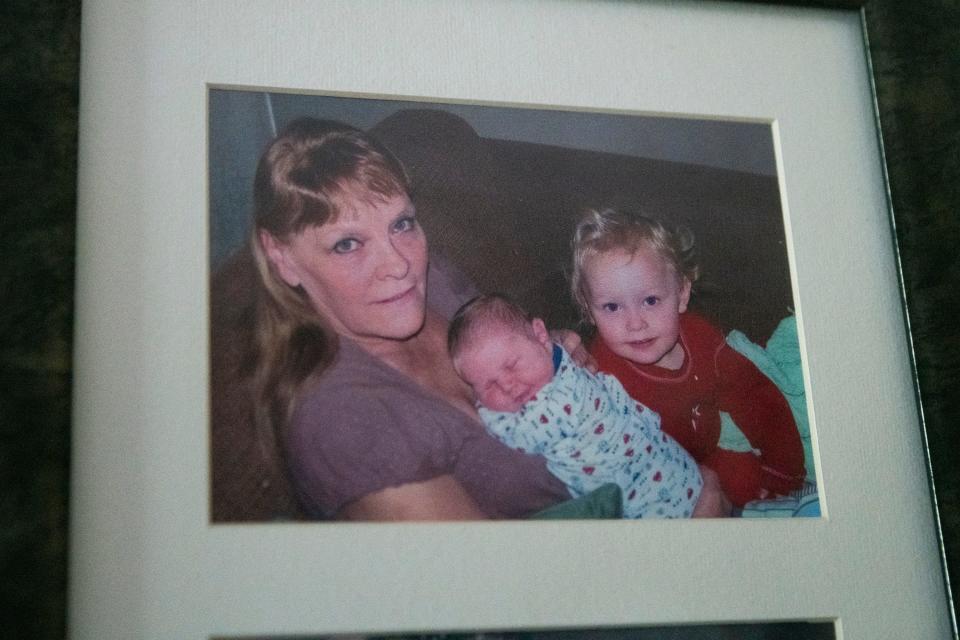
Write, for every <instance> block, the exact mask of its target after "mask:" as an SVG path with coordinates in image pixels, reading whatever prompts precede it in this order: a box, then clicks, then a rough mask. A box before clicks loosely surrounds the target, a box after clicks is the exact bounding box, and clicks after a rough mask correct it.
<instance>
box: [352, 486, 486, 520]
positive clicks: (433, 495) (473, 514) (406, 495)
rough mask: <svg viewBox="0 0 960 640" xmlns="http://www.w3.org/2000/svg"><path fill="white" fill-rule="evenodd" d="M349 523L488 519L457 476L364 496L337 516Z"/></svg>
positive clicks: (391, 488)
mask: <svg viewBox="0 0 960 640" xmlns="http://www.w3.org/2000/svg"><path fill="white" fill-rule="evenodd" d="M337 515H338V517H339V518H341V519H345V520H379V521H389V520H486V519H487V516H486V515H485V514H484V513H483V512H482V511H480V507H478V506H477V503H476V502H475V501H474V499H473V498H472V497H470V494H468V493H467V492H466V490H465V489H464V488H463V485H461V484H460V483H459V482H458V481H457V480H456V479H455V478H454V477H453V476H450V475H445V476H438V477H436V478H431V479H430V480H425V481H424V482H409V483H407V484H402V485H400V486H399V487H390V488H388V489H383V490H381V491H377V492H376V493H371V494H368V495H365V496H363V497H362V498H360V499H358V500H355V501H353V502H351V503H350V504H348V505H346V506H345V507H344V508H343V509H341V510H340V513H339V514H337Z"/></svg>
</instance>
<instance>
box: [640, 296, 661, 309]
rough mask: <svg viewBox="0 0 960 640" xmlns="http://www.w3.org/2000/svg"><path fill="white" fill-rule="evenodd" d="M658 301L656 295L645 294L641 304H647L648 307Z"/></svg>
mask: <svg viewBox="0 0 960 640" xmlns="http://www.w3.org/2000/svg"><path fill="white" fill-rule="evenodd" d="M659 302H660V298H658V297H657V296H647V297H646V298H644V299H643V304H645V305H647V306H648V307H653V306H656V304H657V303H659Z"/></svg>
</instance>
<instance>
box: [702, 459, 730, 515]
mask: <svg viewBox="0 0 960 640" xmlns="http://www.w3.org/2000/svg"><path fill="white" fill-rule="evenodd" d="M700 475H701V476H702V477H703V489H701V490H700V498H699V499H698V500H697V506H695V507H694V508H693V517H694V518H725V517H727V516H729V515H730V513H731V512H732V511H733V505H732V504H730V500H728V499H727V496H726V495H724V493H723V489H721V488H720V476H718V475H717V472H716V471H714V470H713V469H711V468H710V467H703V466H701V467H700Z"/></svg>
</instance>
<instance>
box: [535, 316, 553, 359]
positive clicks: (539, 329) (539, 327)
mask: <svg viewBox="0 0 960 640" xmlns="http://www.w3.org/2000/svg"><path fill="white" fill-rule="evenodd" d="M530 326H531V327H532V328H533V335H534V337H536V339H537V341H538V342H539V343H540V344H542V345H543V346H544V347H545V348H546V349H547V350H548V351H550V352H551V353H553V340H551V339H550V332H549V331H547V325H546V324H544V322H543V320H541V319H540V318H534V319H533V320H531V321H530Z"/></svg>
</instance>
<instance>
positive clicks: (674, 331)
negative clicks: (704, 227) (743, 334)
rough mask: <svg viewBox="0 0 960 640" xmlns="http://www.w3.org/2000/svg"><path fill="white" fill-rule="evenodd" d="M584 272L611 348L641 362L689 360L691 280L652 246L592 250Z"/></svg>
mask: <svg viewBox="0 0 960 640" xmlns="http://www.w3.org/2000/svg"><path fill="white" fill-rule="evenodd" d="M584 274H585V276H586V278H585V281H586V285H587V293H588V296H587V297H588V299H589V303H590V315H591V317H592V319H593V321H594V324H596V325H597V330H598V331H599V333H600V337H601V338H602V339H603V341H604V342H605V343H606V345H607V346H608V347H609V348H610V350H611V351H613V352H614V353H616V354H617V355H618V356H620V357H622V358H626V359H627V360H630V361H632V362H636V363H637V364H652V365H657V366H660V367H664V368H666V369H679V368H680V367H681V366H683V360H684V355H683V347H682V346H681V345H680V343H679V335H680V314H681V313H683V312H684V311H686V310H687V302H689V300H690V281H689V280H687V279H686V278H683V277H680V276H678V275H677V273H676V272H675V271H674V269H673V266H672V265H671V264H670V263H669V262H667V261H666V260H664V259H663V258H662V257H661V256H660V254H658V253H657V252H656V251H655V250H653V249H648V248H643V249H640V250H639V251H637V252H636V253H634V254H630V253H628V252H626V251H623V250H614V251H608V252H606V253H601V254H597V255H595V256H591V257H590V258H588V259H587V261H586V262H585V264H584Z"/></svg>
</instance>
